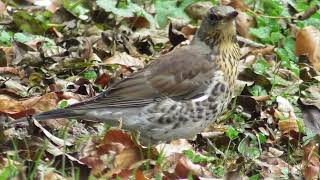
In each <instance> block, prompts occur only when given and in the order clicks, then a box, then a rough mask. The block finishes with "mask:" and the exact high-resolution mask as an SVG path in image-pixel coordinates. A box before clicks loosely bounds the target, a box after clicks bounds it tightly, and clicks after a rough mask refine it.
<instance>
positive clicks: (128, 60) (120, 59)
mask: <svg viewBox="0 0 320 180" xmlns="http://www.w3.org/2000/svg"><path fill="white" fill-rule="evenodd" d="M103 62H104V63H105V64H118V65H122V66H125V67H129V68H143V67H144V64H143V62H142V61H140V60H139V59H138V58H134V57H132V56H130V55H129V54H127V53H126V52H122V53H118V52H117V53H116V54H115V55H114V56H112V57H110V58H108V59H106V60H104V61H103Z"/></svg>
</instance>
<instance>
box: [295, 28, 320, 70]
mask: <svg viewBox="0 0 320 180" xmlns="http://www.w3.org/2000/svg"><path fill="white" fill-rule="evenodd" d="M296 55H297V56H300V55H306V56H307V57H308V58H309V61H310V62H311V64H312V65H313V66H314V68H315V69H317V70H318V71H320V31H319V30H318V29H317V28H315V27H313V26H307V27H305V28H303V29H301V30H299V31H298V33H297V37H296Z"/></svg>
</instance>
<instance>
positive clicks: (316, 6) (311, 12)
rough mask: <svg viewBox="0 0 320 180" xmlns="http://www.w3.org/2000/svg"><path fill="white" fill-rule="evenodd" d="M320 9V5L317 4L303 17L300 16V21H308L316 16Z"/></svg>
mask: <svg viewBox="0 0 320 180" xmlns="http://www.w3.org/2000/svg"><path fill="white" fill-rule="evenodd" d="M319 9H320V4H316V5H315V6H312V7H310V8H309V9H308V10H306V11H305V12H304V13H303V14H302V15H299V16H298V19H299V20H301V21H302V20H306V19H308V18H309V17H311V16H312V15H314V14H315V13H316V12H317V11H318V10H319Z"/></svg>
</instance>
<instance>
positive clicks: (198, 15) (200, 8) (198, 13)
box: [185, 1, 212, 20]
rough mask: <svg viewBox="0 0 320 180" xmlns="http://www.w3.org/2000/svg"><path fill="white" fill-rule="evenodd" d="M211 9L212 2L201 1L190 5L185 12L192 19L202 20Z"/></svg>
mask: <svg viewBox="0 0 320 180" xmlns="http://www.w3.org/2000/svg"><path fill="white" fill-rule="evenodd" d="M211 7H212V3H211V2H210V1H201V2H196V3H192V4H190V5H189V6H188V7H187V8H186V10H185V11H186V13H187V14H188V15H189V16H190V17H192V19H197V20H200V19H202V18H203V17H204V16H205V15H206V13H207V12H208V10H209V9H210V8H211Z"/></svg>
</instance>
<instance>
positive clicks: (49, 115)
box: [9, 108, 83, 125]
mask: <svg viewBox="0 0 320 180" xmlns="http://www.w3.org/2000/svg"><path fill="white" fill-rule="evenodd" d="M81 115H83V113H81V112H76V111H74V110H72V109H68V108H66V109H54V110H51V111H47V112H43V113H40V114H37V115H34V116H32V117H33V118H34V119H36V120H38V121H41V120H46V119H56V118H70V117H78V116H81ZM27 120H28V118H27V117H23V118H20V119H17V120H15V121H13V122H10V123H9V125H14V124H18V123H23V122H26V121H27Z"/></svg>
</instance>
